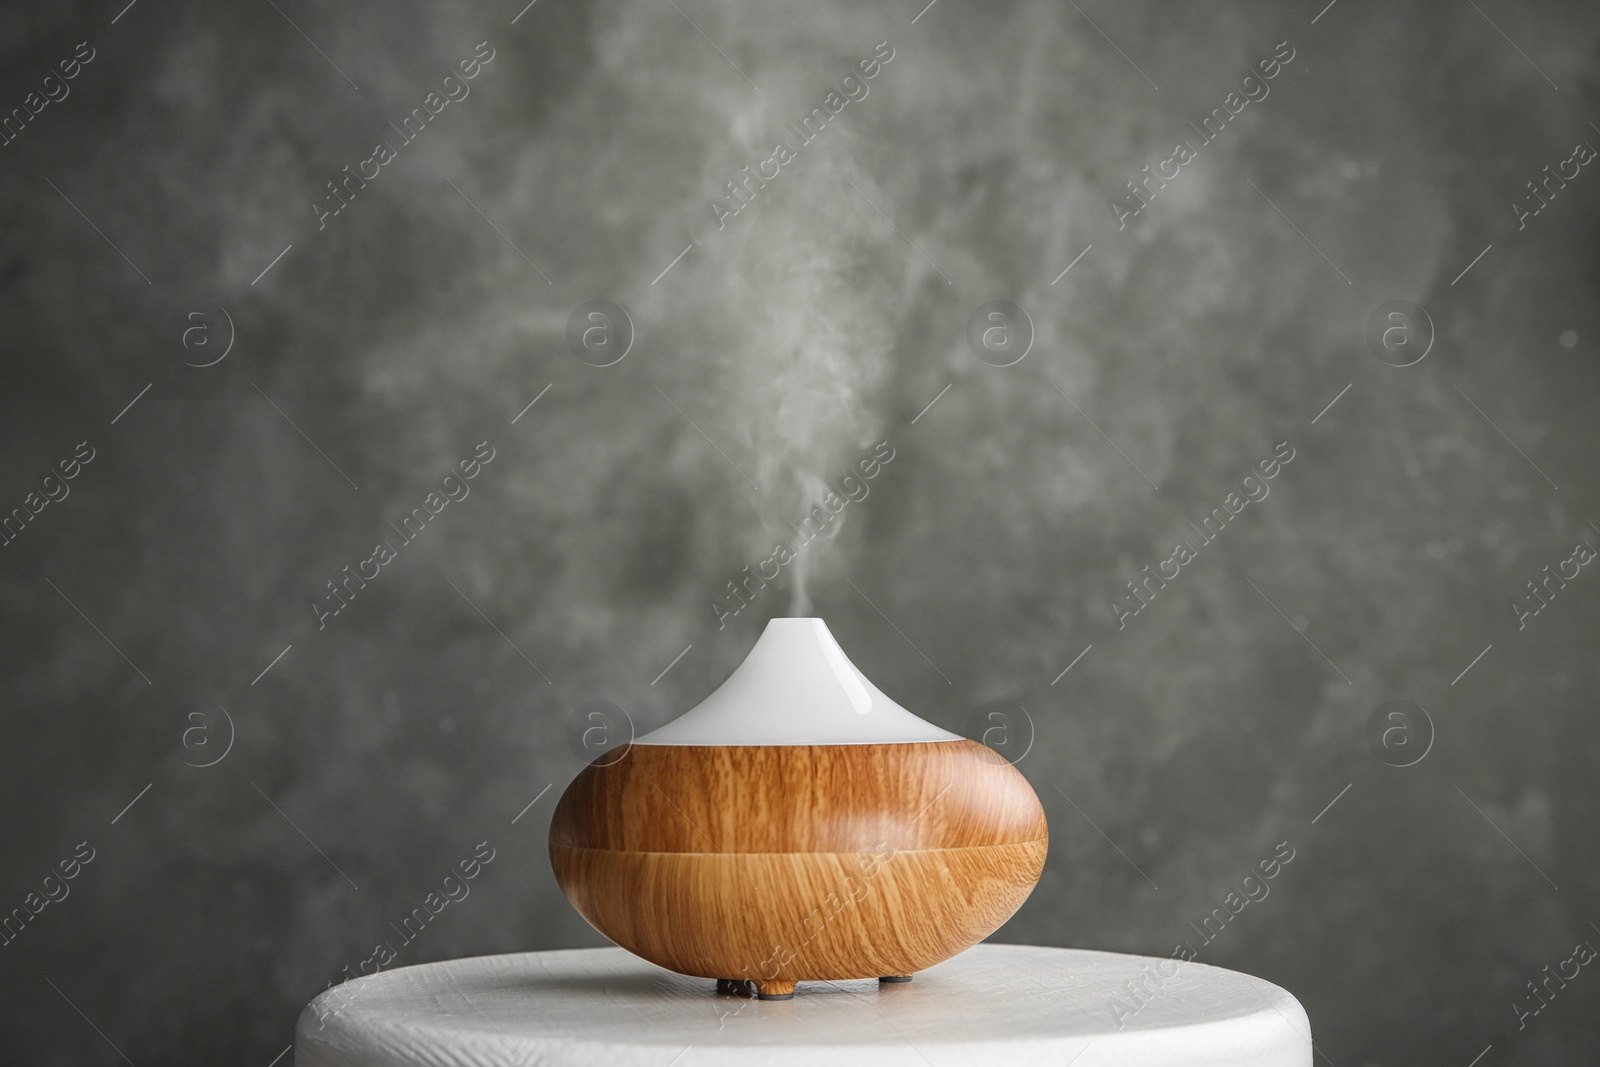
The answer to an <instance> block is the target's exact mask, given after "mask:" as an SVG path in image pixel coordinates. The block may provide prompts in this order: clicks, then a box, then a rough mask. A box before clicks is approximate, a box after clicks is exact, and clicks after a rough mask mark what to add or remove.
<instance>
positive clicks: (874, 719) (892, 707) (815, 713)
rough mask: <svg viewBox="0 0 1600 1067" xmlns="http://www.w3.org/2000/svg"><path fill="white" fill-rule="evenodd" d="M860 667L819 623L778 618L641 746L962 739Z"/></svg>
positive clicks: (880, 742) (815, 743)
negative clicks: (727, 671)
mask: <svg viewBox="0 0 1600 1067" xmlns="http://www.w3.org/2000/svg"><path fill="white" fill-rule="evenodd" d="M961 739H962V738H961V735H960V734H953V733H951V732H950V731H948V730H941V729H939V727H937V726H935V725H933V724H932V723H930V722H925V721H923V720H922V719H919V718H917V717H916V716H915V715H913V714H911V712H909V711H907V710H906V709H905V708H902V707H901V706H900V705H899V704H896V703H895V702H894V701H892V700H890V699H889V698H888V697H887V696H885V695H884V694H883V692H882V691H881V690H880V689H879V688H878V687H877V686H875V685H873V684H872V683H871V682H869V681H868V680H867V678H866V675H864V674H862V673H861V672H860V671H858V670H856V667H855V664H853V663H851V662H850V660H849V659H848V658H846V657H845V654H844V650H843V649H841V648H840V647H839V642H837V641H835V640H834V639H833V634H832V633H830V632H829V631H828V627H827V624H825V623H824V622H823V621H822V620H821V619H772V620H771V621H769V622H768V623H767V628H766V629H765V630H764V631H762V634H761V639H760V640H759V641H757V642H756V645H755V647H754V648H752V649H751V650H750V654H749V655H748V656H746V657H745V660H744V662H743V663H741V664H739V666H738V668H737V669H736V670H735V671H734V672H733V673H732V674H731V675H729V676H728V680H727V681H725V682H723V683H722V685H721V686H719V687H718V688H717V690H716V692H714V693H712V694H711V695H710V696H708V697H706V698H705V699H704V700H702V701H701V702H700V703H699V704H697V705H695V706H694V707H693V708H691V709H689V710H688V711H686V712H684V713H683V714H682V715H680V716H678V717H677V718H676V719H673V720H672V721H671V722H669V723H667V724H666V725H665V726H663V727H661V728H660V729H658V730H652V731H651V732H650V733H648V734H645V735H644V736H643V737H641V738H639V739H638V740H637V741H635V742H634V743H635V744H640V745H884V744H889V745H894V744H902V745H903V744H912V743H915V742H923V741H960V740H961Z"/></svg>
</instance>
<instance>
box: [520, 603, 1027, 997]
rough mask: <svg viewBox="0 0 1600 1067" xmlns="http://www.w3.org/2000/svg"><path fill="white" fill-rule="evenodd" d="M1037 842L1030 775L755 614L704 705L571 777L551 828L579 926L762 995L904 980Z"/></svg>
mask: <svg viewBox="0 0 1600 1067" xmlns="http://www.w3.org/2000/svg"><path fill="white" fill-rule="evenodd" d="M1047 845H1048V833H1047V830H1046V827H1045V818H1044V809H1043V808H1042V807H1041V806H1040V804H1039V798H1038V797H1037V796H1036V795H1035V794H1034V792H1033V788H1032V787H1031V786H1030V785H1029V784H1028V781H1027V779H1025V778H1024V777H1023V776H1022V775H1021V774H1020V773H1019V772H1018V771H1017V770H1016V769H1015V768H1014V767H1012V766H1011V765H1010V764H1009V763H1007V762H1006V761H1005V760H1004V759H1002V758H1001V757H1000V756H998V755H996V754H995V753H994V752H993V751H991V750H990V749H988V748H986V747H985V746H983V745H980V744H978V743H976V742H974V741H969V740H967V739H965V738H963V737H960V736H959V735H956V734H952V733H949V732H947V731H944V730H940V729H939V728H937V727H935V726H933V725H932V724H930V723H927V722H924V721H923V720H921V719H919V718H917V717H916V716H915V715H912V714H911V713H910V712H909V711H906V710H905V709H904V708H902V707H900V706H899V705H898V704H895V703H894V702H893V701H892V700H890V699H889V698H888V697H887V696H885V695H884V694H883V693H882V692H880V691H879V690H878V689H877V687H875V686H873V685H872V683H871V682H869V681H868V680H867V679H866V678H865V677H864V676H863V675H862V674H861V673H860V672H859V671H857V670H856V669H855V667H854V666H853V665H852V664H851V663H850V662H849V660H848V659H846V658H845V656H844V653H843V651H841V650H840V648H839V646H838V644H837V643H836V642H835V641H834V639H833V635H832V634H830V633H829V632H828V630H827V627H826V626H824V625H823V623H822V621H821V620H820V619H774V620H772V621H771V622H770V623H768V625H767V629H766V631H765V633H763V634H762V636H761V639H760V641H758V642H757V644H756V647H755V648H754V649H753V650H752V651H751V653H750V656H749V657H748V658H747V659H746V660H745V662H744V663H743V664H742V665H741V666H740V667H739V668H738V670H736V671H735V672H734V674H733V675H732V676H731V677H730V678H729V679H728V681H727V682H725V683H724V684H723V685H722V687H721V688H719V689H718V690H717V691H716V692H715V693H713V694H712V695H711V696H710V697H707V698H706V700H705V701H704V702H702V703H701V704H700V705H698V706H697V707H696V708H694V709H693V710H692V711H690V712H688V713H686V714H684V715H683V716H681V717H680V718H678V719H676V720H674V721H673V722H671V723H668V724H667V725H666V726H663V727H662V728H661V729H659V730H657V731H655V732H654V733H651V734H647V735H645V736H644V737H642V738H639V739H638V740H637V741H635V742H634V743H633V744H632V745H631V746H629V747H628V748H627V750H626V751H625V752H620V753H619V752H610V753H607V754H606V755H604V756H602V757H600V758H598V759H596V760H595V761H594V762H593V763H591V764H590V765H589V766H588V767H586V768H584V770H583V771H582V772H581V773H580V774H579V775H578V777H577V778H576V779H575V780H574V781H573V782H572V784H571V785H570V786H569V787H568V788H567V791H566V793H565V794H563V796H562V797H561V801H560V803H558V804H557V805H556V810H555V815H554V817H553V819H552V821H551V826H550V860H551V864H552V866H553V867H554V868H555V874H556V881H557V882H558V883H559V884H560V886H561V889H562V891H563V892H564V893H566V895H567V899H568V900H570V901H571V902H572V904H573V906H574V907H575V908H577V909H578V912H579V913H580V914H581V915H582V916H583V917H584V918H585V919H587V920H588V921H589V922H590V923H591V924H592V925H593V926H594V927H595V929H597V930H599V931H600V932H601V933H602V934H604V935H606V936H607V937H609V938H610V939H611V940H613V941H615V942H616V943H617V944H619V945H621V946H622V947H623V948H626V949H628V950H630V951H631V952H634V953H635V954H637V955H639V956H642V957H644V958H645V959H647V960H649V961H651V962H652V963H656V964H658V965H660V966H662V967H666V968H668V969H670V970H673V971H677V972H679V973H680V974H687V975H695V976H698V977H702V978H715V979H718V980H719V985H720V987H721V988H724V989H727V988H729V987H730V985H731V983H738V982H749V983H751V984H752V985H753V986H754V988H755V989H756V991H757V994H758V995H759V996H761V997H762V998H763V999H782V998H786V997H788V996H791V995H793V992H794V987H795V983H796V982H800V981H821V980H839V979H850V978H874V977H876V978H881V979H884V980H885V981H894V980H902V981H905V980H909V979H910V976H911V975H912V974H913V973H914V972H916V971H919V970H921V969H923V968H925V967H930V966H932V965H933V964H935V963H939V962H941V961H943V960H946V959H948V958H950V957H951V956H953V955H955V954H956V953H958V952H961V951H962V950H964V949H966V948H968V947H970V946H972V945H974V944H976V943H978V942H979V941H982V940H983V939H984V938H985V937H987V936H988V935H989V934H991V933H993V932H994V931H995V930H996V929H997V928H998V927H999V926H1000V924H1002V923H1003V922H1005V921H1006V919H1008V918H1010V917H1011V915H1012V914H1013V913H1014V912H1015V911H1016V910H1017V908H1019V907H1021V905H1022V902H1023V901H1024V900H1026V899H1027V897H1028V894H1029V893H1031V892H1032V891H1033V887H1034V885H1035V884H1036V883H1037V882H1038V880H1039V875H1040V872H1041V871H1042V870H1043V869H1044V860H1045V851H1046V848H1047Z"/></svg>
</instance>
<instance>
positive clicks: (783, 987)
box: [752, 979, 794, 1000]
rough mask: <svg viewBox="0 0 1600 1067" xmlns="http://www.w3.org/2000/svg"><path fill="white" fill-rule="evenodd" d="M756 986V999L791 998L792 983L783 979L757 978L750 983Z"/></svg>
mask: <svg viewBox="0 0 1600 1067" xmlns="http://www.w3.org/2000/svg"><path fill="white" fill-rule="evenodd" d="M752 984H753V985H754V986H755V987H756V999H757V1000H793V999H794V983H793V982H785V981H781V980H780V981H766V980H764V979H763V980H758V981H756V982H754V983H752Z"/></svg>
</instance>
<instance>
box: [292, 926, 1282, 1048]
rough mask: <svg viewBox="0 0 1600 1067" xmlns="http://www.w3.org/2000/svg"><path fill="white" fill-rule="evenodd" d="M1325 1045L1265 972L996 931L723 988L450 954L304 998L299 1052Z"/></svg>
mask: <svg viewBox="0 0 1600 1067" xmlns="http://www.w3.org/2000/svg"><path fill="white" fill-rule="evenodd" d="M1174 971H1176V973H1174ZM1128 983H1133V985H1132V986H1131V987H1130V986H1129V984H1128ZM1119 1023H1120V1026H1119ZM1311 1060H1312V1049H1311V1026H1310V1023H1309V1021H1308V1020H1307V1018H1306V1014H1305V1011H1304V1010H1303V1009H1302V1008H1301V1007H1300V1004H1299V1002H1298V1001H1296V1000H1295V999H1294V997H1292V996H1290V995H1289V994H1288V993H1287V992H1285V991H1284V990H1282V989H1280V988H1278V987H1277V986H1275V985H1273V984H1271V983H1270V982H1266V981H1263V980H1261V979H1259V978H1252V977H1250V976H1248V975H1243V974H1239V973H1237V972H1234V971H1226V970H1222V969H1221V968H1217V967H1210V966H1206V965H1204V964H1200V963H1181V964H1180V963H1179V962H1177V961H1175V960H1168V959H1154V958H1150V957H1145V956H1127V955H1121V954H1118V953H1111V952H1087V951H1081V950H1076V949H1059V948H1038V947H1033V946H1028V945H988V944H985V945H978V946H975V947H974V948H971V949H968V950H967V951H966V952H963V953H962V954H961V955H959V956H956V957H955V958H954V959H951V960H947V961H945V962H944V963H941V964H939V965H937V966H935V967H930V968H929V969H928V970H925V971H921V972H918V974H917V976H916V980H915V981H913V982H910V983H906V984H901V985H887V984H885V985H880V984H879V983H878V982H877V981H876V980H875V979H869V980H865V981H849V982H804V983H801V985H800V989H799V993H798V994H797V995H796V996H795V998H794V999H793V1000H788V1001H760V1000H755V999H753V998H751V997H747V996H742V995H735V994H727V993H718V992H716V991H715V983H714V982H712V981H710V980H709V979H702V978H686V977H684V976H682V975H678V974H674V973H672V972H671V971H666V970H662V969H661V968H659V967H656V966H654V965H653V964H650V963H647V962H645V961H644V960H642V959H639V958H638V957H637V956H634V955H632V954H630V953H628V952H625V951H623V950H622V949H620V948H600V949H569V950H566V951H560V952H527V953H519V954H516V955H508V956H480V957H477V958H474V959H463V960H449V961H445V962H441V963H429V964H423V965H420V966H415V967H402V968H399V969H396V970H393V971H386V972H382V973H379V974H375V975H370V976H368V977H365V978H358V979H356V980H354V981H352V982H346V983H345V984H343V985H340V986H335V987H334V988H332V989H330V990H328V991H327V992H325V993H323V994H322V995H321V996H319V997H318V998H317V999H316V1000H314V1001H312V1003H311V1004H310V1005H309V1006H308V1007H307V1008H306V1010H305V1011H304V1012H303V1013H302V1015H301V1017H300V1023H299V1027H298V1031H297V1035H296V1042H295V1063H296V1064H297V1065H298V1067H378V1065H382V1067H394V1065H400V1064H406V1065H413V1064H414V1065H426V1067H491V1065H493V1067H500V1065H505V1067H512V1065H518V1067H543V1065H546V1064H582V1065H590V1064H593V1065H597V1067H598V1065H605V1067H633V1065H641V1067H645V1065H647V1067H694V1065H710V1064H717V1065H723V1064H729V1065H731V1064H746V1063H761V1064H778V1065H784V1064H817V1063H825V1064H827V1065H828V1067H853V1065H856V1064H862V1065H865V1064H873V1065H886V1067H887V1065H901V1064H904V1065H907V1067H929V1065H934V1067H944V1065H946V1064H951V1065H954V1064H975V1063H976V1064H1046V1063H1048V1064H1053V1065H1055V1067H1063V1065H1065V1064H1069V1063H1071V1064H1075V1065H1076V1067H1097V1065H1110V1064H1116V1065H1118V1067H1146V1065H1149V1067H1155V1065H1176V1064H1183V1065H1185V1067H1207V1065H1212V1064H1215V1065H1218V1067H1221V1065H1224V1064H1226V1065H1228V1067H1309V1065H1310V1064H1311Z"/></svg>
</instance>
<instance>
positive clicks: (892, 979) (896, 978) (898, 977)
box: [878, 974, 911, 984]
mask: <svg viewBox="0 0 1600 1067" xmlns="http://www.w3.org/2000/svg"><path fill="white" fill-rule="evenodd" d="M878 981H879V982H888V983H890V984H894V983H896V982H909V981H911V976H910V975H909V974H886V975H884V976H883V977H882V978H879V979H878Z"/></svg>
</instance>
